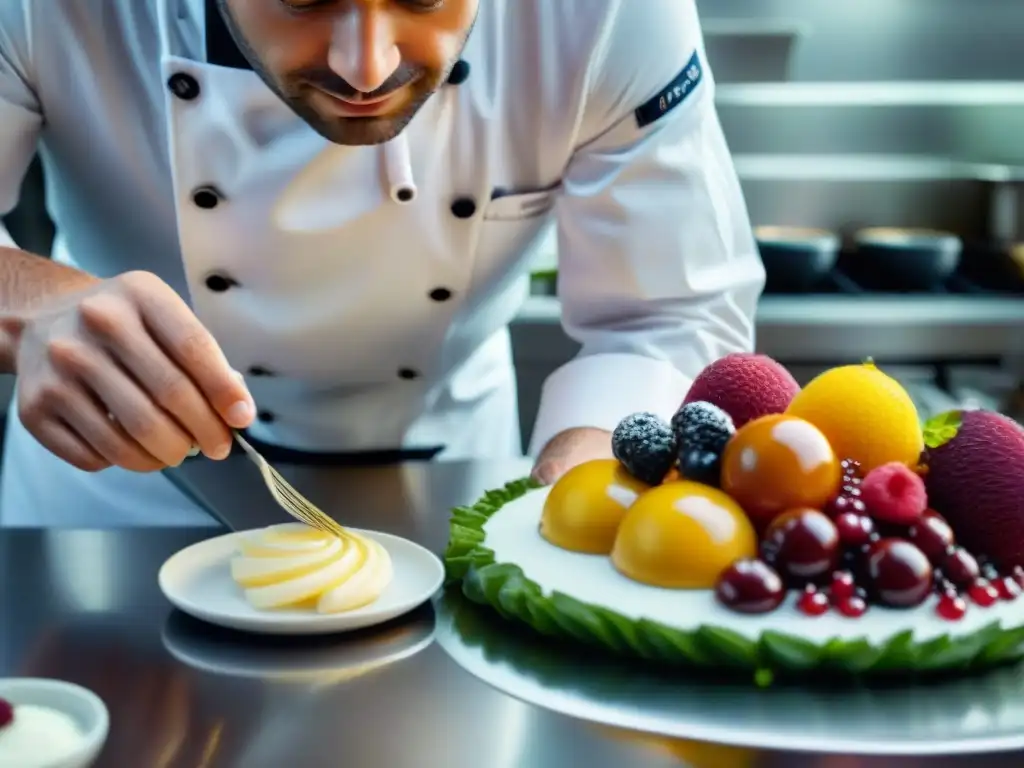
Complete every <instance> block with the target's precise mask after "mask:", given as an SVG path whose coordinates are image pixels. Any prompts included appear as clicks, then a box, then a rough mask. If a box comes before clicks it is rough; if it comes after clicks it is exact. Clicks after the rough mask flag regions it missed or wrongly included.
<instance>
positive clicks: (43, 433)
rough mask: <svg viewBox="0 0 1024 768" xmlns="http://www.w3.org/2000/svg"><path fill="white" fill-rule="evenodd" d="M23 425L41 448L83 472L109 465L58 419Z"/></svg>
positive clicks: (95, 470) (94, 470) (104, 467)
mask: <svg viewBox="0 0 1024 768" xmlns="http://www.w3.org/2000/svg"><path fill="white" fill-rule="evenodd" d="M25 427H26V429H28V430H29V432H31V433H32V436H33V437H35V439H36V440H38V441H39V444H40V445H42V446H43V448H45V449H46V450H48V451H49V452H50V453H52V454H53V455H55V456H57V457H59V458H61V459H63V460H64V461H66V462H67V463H68V464H70V465H71V466H73V467H76V468H78V469H81V470H82V471H84V472H99V471H100V470H102V469H106V468H107V467H109V466H110V462H109V461H107V460H106V459H105V458H103V457H102V456H100V455H99V454H98V453H97V452H96V451H95V450H93V449H92V448H91V447H89V444H88V443H86V442H85V441H84V440H83V439H82V438H80V437H79V436H78V435H76V434H75V432H74V430H73V429H71V428H70V427H69V426H68V425H67V424H65V423H64V422H62V421H60V420H59V419H56V418H49V419H46V420H45V421H41V422H40V423H38V424H32V425H29V424H26V425H25Z"/></svg>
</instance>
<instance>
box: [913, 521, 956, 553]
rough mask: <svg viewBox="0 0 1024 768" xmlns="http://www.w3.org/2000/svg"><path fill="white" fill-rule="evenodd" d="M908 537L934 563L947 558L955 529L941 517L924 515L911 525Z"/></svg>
mask: <svg viewBox="0 0 1024 768" xmlns="http://www.w3.org/2000/svg"><path fill="white" fill-rule="evenodd" d="M907 538H908V539H909V540H910V542H911V543H912V544H915V545H916V546H917V548H918V549H920V550H921V551H922V552H924V553H925V555H927V556H928V559H929V560H931V561H932V563H934V564H936V565H937V564H939V563H941V562H942V561H943V560H945V558H946V550H947V549H949V548H950V547H951V546H953V541H954V539H953V529H952V528H950V527H949V523H947V522H946V521H945V520H943V519H942V518H940V517H932V516H929V515H924V516H922V517H921V519H920V520H918V521H917V522H916V523H914V524H913V525H912V526H910V530H909V531H907Z"/></svg>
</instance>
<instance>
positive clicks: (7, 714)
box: [0, 699, 14, 728]
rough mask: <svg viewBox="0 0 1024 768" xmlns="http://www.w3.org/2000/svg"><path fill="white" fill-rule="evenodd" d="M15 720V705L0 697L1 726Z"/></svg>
mask: <svg viewBox="0 0 1024 768" xmlns="http://www.w3.org/2000/svg"><path fill="white" fill-rule="evenodd" d="M13 722H14V705H13V704H11V702H9V701H7V700H6V699H0V728H4V727H5V726H8V725H10V724H11V723H13Z"/></svg>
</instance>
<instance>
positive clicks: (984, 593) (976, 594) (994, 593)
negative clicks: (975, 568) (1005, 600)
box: [967, 579, 999, 608]
mask: <svg viewBox="0 0 1024 768" xmlns="http://www.w3.org/2000/svg"><path fill="white" fill-rule="evenodd" d="M967 595H968V596H969V597H970V598H971V600H972V601H973V602H974V604H975V605H980V606H981V607H982V608H988V607H989V606H992V605H995V604H996V601H997V600H998V599H999V592H998V590H996V588H995V587H993V586H992V584H990V583H989V581H988V579H976V580H975V582H974V583H973V584H971V587H970V589H968V590H967Z"/></svg>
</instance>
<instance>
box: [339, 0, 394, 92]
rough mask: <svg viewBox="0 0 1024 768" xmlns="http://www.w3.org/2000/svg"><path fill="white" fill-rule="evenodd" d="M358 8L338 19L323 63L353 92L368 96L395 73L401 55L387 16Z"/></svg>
mask: <svg viewBox="0 0 1024 768" xmlns="http://www.w3.org/2000/svg"><path fill="white" fill-rule="evenodd" d="M359 5H361V4H354V6H355V7H353V8H352V9H351V10H349V11H348V12H345V13H342V14H340V15H339V17H338V19H337V21H336V23H335V25H334V32H333V36H332V39H331V50H330V53H329V54H328V56H327V63H328V66H330V68H331V69H332V70H334V71H335V72H336V73H338V74H339V75H340V76H341V77H343V78H344V79H345V80H346V82H348V84H349V85H351V86H352V87H353V88H356V89H358V90H360V91H362V92H363V93H370V92H372V91H375V90H377V89H378V88H380V87H381V86H382V85H384V83H385V82H387V79H388V78H389V77H391V75H393V74H394V73H395V70H397V69H398V67H399V65H400V64H401V63H402V55H401V53H400V52H399V50H398V46H397V45H396V44H395V35H394V29H393V23H392V22H391V21H390V20H389V18H388V14H385V13H383V12H382V11H380V10H379V9H376V8H366V7H362V8H360V7H359Z"/></svg>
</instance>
